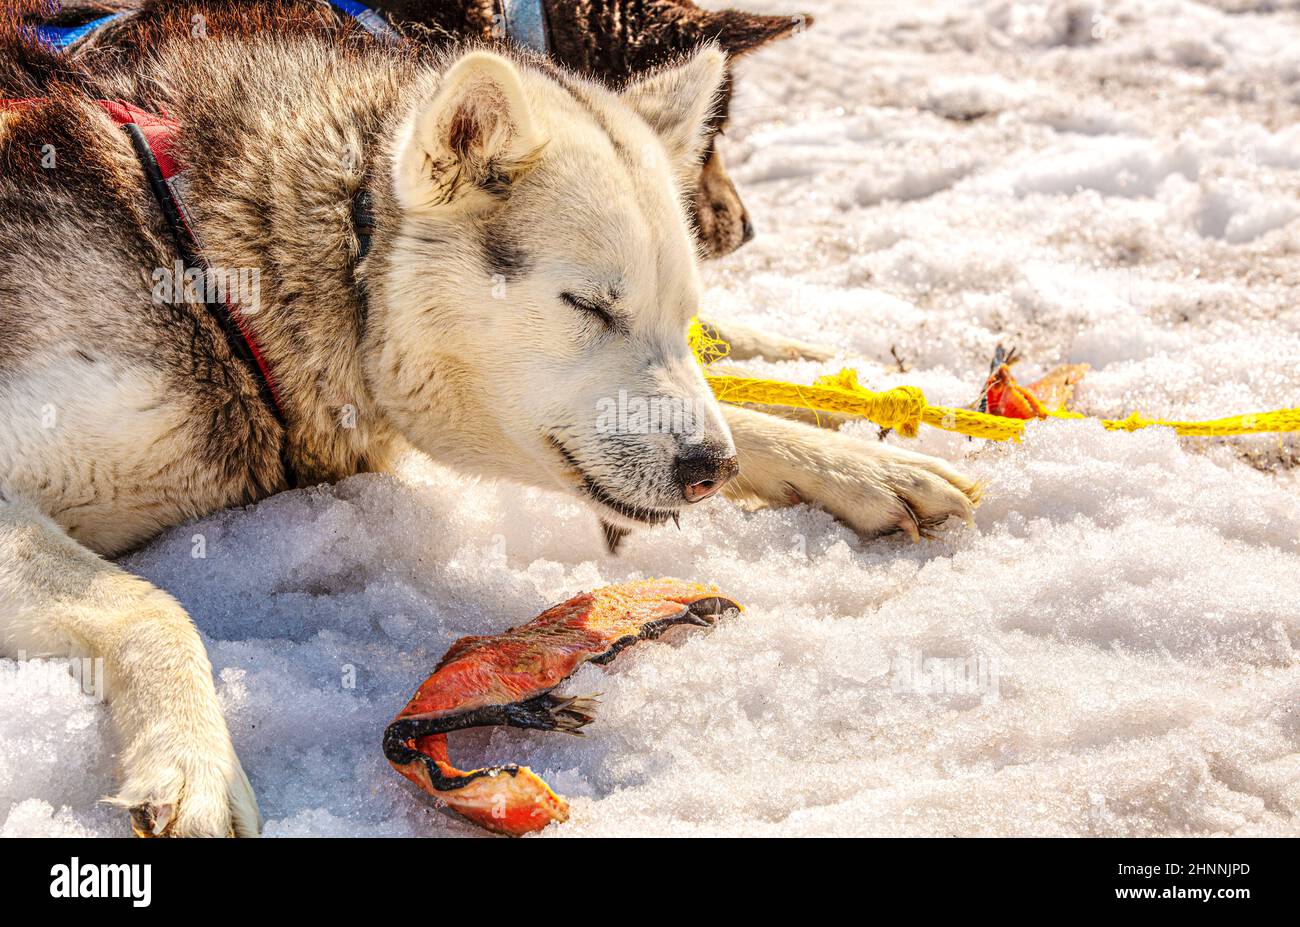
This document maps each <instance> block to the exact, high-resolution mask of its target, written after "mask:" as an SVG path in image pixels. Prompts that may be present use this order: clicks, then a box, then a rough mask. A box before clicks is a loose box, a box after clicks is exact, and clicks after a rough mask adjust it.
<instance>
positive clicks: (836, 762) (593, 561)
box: [0, 0, 1300, 837]
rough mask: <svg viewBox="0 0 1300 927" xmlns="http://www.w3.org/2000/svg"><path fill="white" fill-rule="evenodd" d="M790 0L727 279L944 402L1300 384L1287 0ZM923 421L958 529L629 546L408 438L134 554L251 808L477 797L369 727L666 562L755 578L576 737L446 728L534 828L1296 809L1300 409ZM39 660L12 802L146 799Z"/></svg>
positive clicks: (309, 821) (744, 305)
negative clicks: (1249, 421)
mask: <svg viewBox="0 0 1300 927" xmlns="http://www.w3.org/2000/svg"><path fill="white" fill-rule="evenodd" d="M715 5H721V4H715ZM745 5H746V6H748V7H750V8H755V9H763V10H766V11H769V12H783V13H784V12H791V11H792V10H791V8H790V7H789V6H787V5H786V3H785V2H783V0H770V2H769V0H746V3H745ZM797 6H798V8H799V9H803V10H806V11H807V12H811V13H813V14H814V15H815V16H816V18H817V23H816V25H815V26H814V27H813V28H812V29H811V30H809V31H808V32H806V33H805V34H802V35H799V36H797V37H796V38H794V39H792V40H790V41H788V42H786V43H785V44H783V45H781V46H779V47H773V48H771V49H769V50H766V51H764V52H762V53H759V54H756V55H754V56H753V57H752V59H750V60H747V61H746V62H744V64H743V66H742V68H741V82H740V86H739V91H738V95H737V98H736V103H735V109H734V119H733V124H732V127H731V128H730V129H729V131H728V135H727V138H726V140H725V143H724V150H725V153H726V155H727V156H728V160H729V163H730V165H731V168H732V172H733V174H734V176H735V179H736V181H737V184H738V186H739V187H740V189H741V190H742V192H743V194H744V196H745V199H746V202H747V204H748V205H749V207H750V209H751V211H752V213H753V218H754V222H755V225H756V227H757V228H758V231H759V236H758V238H757V239H756V240H755V241H754V242H753V243H752V244H751V245H749V246H748V247H746V248H745V249H743V250H742V251H740V252H739V253H737V254H735V255H733V256H731V257H730V258H728V259H726V260H724V261H722V262H719V263H716V264H712V265H709V266H708V267H706V268H705V270H704V276H705V280H706V283H707V285H708V293H707V306H708V308H709V309H710V311H711V312H712V313H714V314H716V315H719V316H727V315H731V316H733V317H736V318H740V319H743V320H745V321H747V322H749V323H751V324H754V325H763V326H767V327H770V328H776V329H781V330H784V331H786V332H788V333H790V334H792V335H795V336H798V337H801V338H803V339H805V340H815V341H820V342H823V343H826V344H830V345H833V346H835V347H837V348H839V349H840V350H842V352H843V354H844V360H845V361H846V362H851V363H853V364H855V365H857V366H858V367H859V369H860V371H861V372H862V376H863V379H864V382H867V383H870V384H873V385H875V386H878V387H883V386H889V385H894V384H899V383H912V384H916V385H918V386H920V387H922V388H923V389H924V390H925V391H926V394H927V396H929V397H930V399H931V401H933V402H936V403H955V404H965V403H966V402H969V401H970V399H971V398H972V396H973V394H974V392H975V389H976V388H977V386H978V384H979V382H980V379H981V377H982V374H983V373H984V371H985V369H986V366H987V363H988V358H989V356H990V355H991V353H992V349H993V347H994V345H995V344H997V343H998V342H999V341H1001V342H1004V343H1007V344H1015V345H1017V346H1018V347H1019V348H1020V349H1021V351H1022V352H1023V353H1024V355H1025V357H1026V358H1027V359H1026V361H1025V364H1024V369H1023V371H1022V375H1024V376H1033V375H1034V374H1035V373H1037V372H1040V371H1042V370H1045V369H1047V368H1048V367H1050V366H1052V365H1053V364H1056V363H1058V362H1063V361H1087V362H1088V363H1090V364H1092V365H1093V370H1092V371H1091V372H1090V373H1089V375H1088V377H1087V378H1086V380H1085V381H1084V383H1083V385H1082V387H1081V388H1080V391H1079V394H1078V403H1079V407H1080V408H1081V409H1082V410H1084V411H1086V412H1088V413H1090V414H1093V415H1098V416H1118V415H1123V414H1127V413H1128V412H1130V411H1134V410H1137V411H1140V412H1143V413H1144V414H1148V415H1161V416H1165V417H1182V418H1210V417H1217V416H1220V415H1225V414H1230V413H1236V412H1246V411H1258V410H1266V409H1272V408H1280V407H1287V406H1294V405H1297V400H1298V398H1300V363H1297V359H1298V358H1300V313H1298V312H1297V311H1296V310H1295V308H1294V306H1295V303H1296V301H1297V297H1298V296H1300V286H1298V285H1297V282H1296V281H1297V279H1300V278H1298V272H1300V222H1297V221H1296V219H1297V217H1298V216H1300V199H1298V197H1297V192H1298V191H1300V134H1297V133H1298V130H1297V128H1296V122H1297V118H1296V117H1297V115H1298V114H1300V12H1298V11H1297V4H1295V3H1289V2H1277V0H1269V2H1252V0H1218V2H1215V3H1213V4H1207V3H1189V2H1182V0H1150V2H1135V0H1132V2H1116V3H1107V4H1101V3H1088V2H1077V0H1076V2H1045V3H1032V2H1030V3H1006V2H990V3H983V4H980V3H966V2H957V0H952V2H944V3H930V4H919V5H909V4H888V3H864V2H861V0H823V2H812V0H799V3H798V4H797ZM891 349H893V350H895V351H896V352H897V354H898V356H899V357H901V358H902V359H903V360H904V361H906V362H907V364H909V365H910V367H911V369H909V370H908V371H907V372H906V373H902V372H899V371H898V369H897V368H896V367H895V366H894V364H895V361H894V359H893V357H892V355H891ZM750 366H751V368H752V369H753V370H756V371H759V372H762V373H765V374H773V375H778V376H782V377H786V378H792V379H807V378H810V377H812V376H814V375H816V374H818V373H823V372H826V371H827V370H832V369H837V367H835V366H834V365H817V364H812V363H796V362H791V363H784V364H774V363H755V364H752V365H750ZM852 427H857V428H859V429H860V430H861V431H862V432H863V433H870V429H869V428H867V427H866V426H852ZM890 440H892V441H900V442H901V441H902V439H898V438H897V437H891V438H890ZM909 446H914V447H917V448H918V449H920V450H924V451H928V452H931V453H935V454H939V455H942V456H945V457H947V458H950V459H953V460H957V461H960V462H961V464H962V466H964V467H965V468H966V469H967V470H968V471H970V472H971V473H974V474H976V475H979V476H981V477H985V478H987V479H988V480H989V481H990V487H989V490H988V492H987V495H986V501H985V502H984V504H983V505H982V506H981V508H980V509H979V511H978V513H977V515H976V525H975V527H973V528H971V527H967V526H964V525H952V526H950V527H949V528H948V529H947V530H946V531H945V532H944V533H943V535H942V536H941V538H940V539H939V540H936V541H932V542H927V543H923V544H921V545H911V544H908V543H906V542H904V541H900V540H896V539H894V540H883V541H875V542H870V543H862V542H860V541H859V540H858V539H857V538H856V537H854V536H853V535H852V534H851V533H850V532H849V531H848V530H847V529H846V528H844V527H843V526H841V525H839V524H837V523H836V522H835V521H834V520H833V519H831V518H829V517H828V516H826V515H825V514H824V513H821V512H818V511H814V510H810V509H808V508H806V507H801V508H796V509H788V510H781V511H773V510H768V511H759V512H743V511H740V510H738V509H736V508H733V507H730V506H727V505H723V504H717V505H709V506H706V507H703V508H702V509H700V510H692V511H691V512H690V513H688V514H689V517H687V518H685V519H684V520H683V525H682V530H681V532H680V533H679V532H677V531H675V530H673V529H671V528H669V529H661V530H656V531H651V532H644V533H640V534H636V535H634V536H633V537H632V538H631V539H630V540H629V541H628V542H627V544H626V547H625V552H624V554H623V555H622V556H620V557H617V558H613V557H610V556H608V555H606V554H605V553H604V552H603V550H602V547H601V544H600V540H599V534H598V531H597V528H596V525H595V522H594V519H593V518H592V517H591V515H590V514H589V513H587V512H586V511H584V510H582V509H581V508H580V506H579V505H578V504H577V503H575V502H572V501H569V500H568V499H566V498H562V497H559V496H557V495H554V494H551V493H546V492H540V491H532V490H521V489H519V488H518V487H515V486H511V485H490V484H478V483H473V482H467V481H466V480H465V479H464V478H463V477H461V476H457V475H454V474H451V473H449V472H447V471H445V470H442V469H440V468H438V467H436V466H434V465H432V464H430V463H428V462H427V461H424V460H422V459H418V458H411V459H410V460H408V461H407V462H406V463H405V464H404V466H403V468H402V471H401V473H400V474H398V475H397V476H362V477H357V478H354V479H350V480H346V481H344V482H343V483H341V484H339V485H337V486H334V487H328V488H317V489H312V490H306V491H301V492H295V493H291V494H286V495H283V496H280V497H277V498H273V499H270V500H268V501H266V502H264V503H262V504H261V505H258V506H255V507H252V508H250V509H247V510H243V511H231V512H225V513H222V514H219V515H216V516H213V517H211V518H208V519H205V520H203V521H201V522H199V523H197V524H194V525H187V526H183V527H181V528H178V529H175V530H173V531H171V532H168V533H167V534H165V535H164V536H162V537H161V538H159V539H158V540H157V541H156V542H155V543H153V544H152V545H150V546H149V547H148V548H146V549H145V550H143V551H141V552H139V553H138V554H136V555H134V556H132V557H131V558H129V559H128V560H127V561H126V565H127V566H128V567H130V568H131V569H134V570H136V571H138V572H140V573H141V574H143V575H144V576H146V577H148V578H149V579H151V580H153V581H155V582H157V583H158V584H160V585H162V586H164V587H165V588H167V589H168V590H170V591H171V592H173V593H174V594H175V595H176V596H177V597H178V598H179V599H180V600H181V601H182V602H183V603H184V604H185V605H186V606H187V607H188V608H189V609H190V611H191V613H192V615H193V616H194V619H195V621H196V623H197V624H198V626H199V628H200V629H201V630H202V633H203V635H204V638H205V640H206V642H207V644H208V647H209V651H210V653H211V656H212V661H213V664H214V666H215V668H216V672H217V679H218V688H219V691H220V695H221V699H222V703H223V706H224V708H225V711H226V715H227V718H228V719H229V722H230V726H231V730H232V732H233V736H234V738H235V742H236V747H237V749H238V751H239V753H240V755H241V756H242V758H243V761H244V764H245V767H246V768H247V770H248V772H249V774H250V776H251V778H252V781H253V783H254V785H255V787H256V789H257V791H258V794H259V799H260V802H261V806H262V810H263V813H264V815H265V816H266V819H267V825H266V833H267V835H268V836H298V835H318V836H323V835H340V836H341V835H363V834H364V835H384V836H388V835H393V836H413V835H435V836H442V835H470V834H475V833H477V831H476V830H475V829H474V828H473V827H472V826H470V825H468V824H466V823H464V822H463V821H461V820H460V819H458V818H456V817H454V816H452V815H450V814H447V813H445V812H441V811H438V810H436V809H434V808H433V807H432V806H431V804H430V803H429V802H428V801H427V800H425V798H424V797H422V796H421V795H420V794H418V793H417V792H415V791H414V790H413V789H412V788H411V787H410V786H409V785H408V784H407V783H406V782H405V781H404V780H402V779H400V778H399V777H398V776H396V775H395V774H394V773H393V772H392V771H391V770H390V769H389V767H388V765H387V763H386V762H385V760H384V759H383V756H382V754H381V753H380V750H379V738H380V735H381V733H382V730H383V728H384V725H385V724H386V723H387V721H388V720H389V719H390V718H391V716H392V715H393V714H394V713H395V712H396V711H397V710H398V709H399V708H400V707H401V706H402V705H403V704H404V703H405V701H406V699H407V698H408V697H409V695H410V694H411V692H412V690H413V689H414V687H415V686H416V684H418V682H419V681H420V680H421V679H423V678H424V676H425V675H426V674H427V673H428V672H429V671H430V670H431V668H432V666H433V664H434V663H435V662H436V660H437V658H438V657H439V656H440V655H441V654H442V652H443V651H444V649H445V648H446V647H447V646H448V645H449V644H450V643H451V642H452V641H453V640H454V639H456V638H457V637H459V636H462V635H464V634H483V633H491V632H493V631H497V630H501V629H504V628H506V627H508V626H510V625H512V624H515V623H518V622H520V621H522V620H525V619H527V618H530V617H532V616H533V615H534V614H536V613H537V612H538V611H540V610H541V609H542V608H543V607H545V606H546V605H548V604H551V603H553V602H556V601H559V600H562V599H564V598H567V597H568V596H570V595H572V594H573V593H575V592H577V591H580V590H582V589H587V588H590V587H593V586H596V585H599V584H602V583H607V582H617V581H620V580H623V579H627V578H631V577H635V576H645V575H677V576H681V577H683V578H689V579H698V580H705V581H710V582H715V583H717V584H719V585H720V586H721V587H722V588H723V589H724V590H725V591H728V592H730V593H732V594H733V595H735V596H736V597H737V598H739V599H741V600H742V601H743V602H744V603H745V604H746V605H747V606H748V610H747V611H746V612H745V614H744V615H743V616H741V617H740V618H737V619H735V620H731V621H728V622H726V623H725V624H724V625H723V626H720V627H718V628H716V629H715V630H713V631H712V632H707V633H692V634H688V635H686V636H685V637H683V638H678V639H675V640H673V641H671V642H668V643H662V644H647V645H644V646H641V647H638V648H635V649H633V650H631V651H628V652H627V653H626V654H624V656H623V657H621V658H620V660H619V661H618V662H617V663H616V664H614V666H613V667H611V668H609V669H599V668H596V667H586V668H584V669H583V670H581V671H580V672H579V673H578V674H577V675H576V677H575V678H574V679H573V680H572V681H571V683H570V685H569V686H568V689H569V691H573V692H600V693H601V698H602V707H601V712H600V716H599V717H598V718H597V720H596V722H595V723H594V724H593V725H592V726H591V727H589V728H588V729H587V730H588V736H587V737H586V738H584V739H578V738H568V737H563V736H560V735H542V734H532V733H522V732H515V731H502V730H495V731H473V732H466V733H463V734H460V735H457V736H456V737H454V738H453V742H452V748H453V758H454V759H456V760H458V761H459V762H460V764H461V765H462V766H466V767H468V766H472V765H477V764H482V763H486V762H494V761H519V762H525V763H528V764H530V765H531V766H532V767H533V768H534V769H535V770H537V771H538V772H539V773H540V774H541V775H542V776H543V777H544V778H546V779H547V780H548V781H549V782H550V783H551V784H552V785H553V786H554V787H555V788H556V789H557V790H558V791H559V792H561V793H562V794H564V795H566V796H567V797H568V798H569V799H570V801H571V803H572V817H571V820H570V821H569V822H568V823H567V824H565V825H562V826H556V827H552V828H549V829H548V830H547V831H546V836H548V837H551V836H554V837H563V836H579V835H596V834H602V835H604V834H608V835H614V834H618V835H627V834H647V835H666V834H679V835H681V834H687V835H691V834H759V835H775V834H807V835H813V834H887V835H953V834H957V835H993V834H1060V835H1142V834H1174V835H1184V834H1186V835H1205V834H1274V835H1292V836H1295V835H1297V834H1300V823H1298V820H1300V819H1298V817H1297V815H1298V814H1300V712H1298V711H1297V705H1300V660H1298V659H1297V656H1298V654H1297V646H1300V540H1298V539H1300V479H1298V478H1297V473H1300V441H1297V440H1296V438H1294V437H1289V438H1281V439H1280V438H1278V437H1277V436H1256V437H1251V438H1239V439H1232V440H1227V441H1213V442H1208V441H1201V440H1195V439H1188V440H1181V441H1180V440H1179V439H1177V438H1175V437H1174V436H1173V435H1172V434H1171V433H1169V432H1166V431H1159V430H1151V431H1144V432H1138V433H1134V434H1122V433H1106V432H1104V431H1103V430H1102V429H1100V427H1099V426H1097V425H1095V424H1093V423H1087V422H1081V423H1063V422H1052V423H1044V424H1033V425H1031V426H1030V428H1029V429H1028V433H1027V435H1026V439H1025V441H1024V443H1023V444H1021V445H1018V446H1017V445H987V444H984V443H983V442H978V441H967V440H965V439H963V438H960V437H957V436H953V435H948V434H944V433H939V432H934V431H926V432H924V433H923V435H922V437H921V438H920V439H918V440H917V441H915V442H911V444H910V445H909ZM200 537H201V539H202V540H201V541H200V540H199V538H200ZM196 550H201V551H202V552H203V553H205V554H206V556H204V557H195V556H194V554H195V552H196ZM50 668H51V664H42V663H39V662H29V663H22V664H17V663H13V662H10V661H0V690H3V692H4V694H5V697H4V703H5V710H4V712H3V713H0V743H3V750H0V833H4V834H8V835H17V834H67V835H82V834H100V835H121V834H124V833H126V832H127V824H126V821H125V820H124V819H123V817H122V816H121V815H120V813H118V812H117V811H116V810H114V809H111V808H108V807H106V806H104V805H99V804H96V799H97V798H99V797H101V796H104V795H107V794H110V793H111V792H112V789H113V768H112V767H113V752H114V749H115V745H114V743H113V740H112V736H111V730H110V726H109V724H108V719H107V714H106V712H105V710H104V708H103V706H102V705H100V704H99V703H98V702H97V701H96V699H95V697H94V695H93V693H92V694H86V693H83V692H82V691H81V690H80V689H79V687H78V685H77V683H76V682H75V681H74V680H73V679H71V678H70V677H68V676H67V674H66V673H64V672H63V671H62V670H60V669H58V668H57V667H55V669H56V670H58V671H56V672H53V673H51V672H49V669H50Z"/></svg>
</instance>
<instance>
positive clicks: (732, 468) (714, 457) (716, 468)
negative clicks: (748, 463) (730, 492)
mask: <svg viewBox="0 0 1300 927" xmlns="http://www.w3.org/2000/svg"><path fill="white" fill-rule="evenodd" d="M674 470H675V471H676V476H677V485H678V486H679V487H681V490H682V497H683V498H684V499H685V500H686V501H687V502H699V501H700V500H701V499H707V498H709V496H711V495H713V494H714V493H715V492H717V491H718V490H719V489H721V488H722V487H723V486H724V485H725V484H726V482H727V480H729V479H731V478H732V477H733V476H735V475H736V474H737V473H739V472H740V465H739V464H738V463H736V458H735V457H725V456H723V455H721V454H718V453H716V452H714V451H710V450H708V449H706V448H696V449H693V450H689V451H686V452H685V453H682V454H679V455H678V456H677V462H676V464H675V465H674Z"/></svg>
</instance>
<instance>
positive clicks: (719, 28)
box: [705, 10, 813, 58]
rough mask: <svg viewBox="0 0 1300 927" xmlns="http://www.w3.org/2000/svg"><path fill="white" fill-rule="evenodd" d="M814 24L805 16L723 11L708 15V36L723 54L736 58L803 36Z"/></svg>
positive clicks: (801, 14) (802, 14) (706, 32)
mask: <svg viewBox="0 0 1300 927" xmlns="http://www.w3.org/2000/svg"><path fill="white" fill-rule="evenodd" d="M812 24H813V18H812V17H811V16H808V15H806V14H804V13H797V14H795V15H793V16H761V15H759V14H758V13H747V12H745V11H744V10H719V11H718V12H716V13H710V14H708V19H707V26H706V29H705V34H706V35H708V36H710V37H713V38H716V39H717V41H718V44H719V45H721V46H722V49H723V51H725V52H726V53H727V54H728V55H730V56H731V57H733V58H735V57H737V56H739V55H743V54H745V53H746V52H751V51H753V50H754V49H756V48H762V47H763V46H764V45H766V44H767V43H768V42H775V41H776V40H777V39H783V38H785V37H786V36H788V35H793V34H795V33H797V32H802V31H803V30H805V29H807V28H808V27H809V26H811V25H812Z"/></svg>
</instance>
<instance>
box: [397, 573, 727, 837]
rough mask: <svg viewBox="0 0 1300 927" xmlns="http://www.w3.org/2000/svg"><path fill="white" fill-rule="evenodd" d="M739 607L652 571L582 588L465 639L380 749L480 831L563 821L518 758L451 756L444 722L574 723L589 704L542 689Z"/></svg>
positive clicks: (572, 728)
mask: <svg viewBox="0 0 1300 927" xmlns="http://www.w3.org/2000/svg"><path fill="white" fill-rule="evenodd" d="M740 608H741V607H740V605H738V604H737V603H736V602H735V601H733V600H731V599H729V598H726V597H724V596H722V595H720V594H718V592H717V590H716V589H715V588H713V587H709V586H702V585H699V584H698V583H686V582H682V581H681V580H676V579H651V580H642V581H640V582H632V583H623V584H621V585H616V586H605V587H603V588H601V589H597V590H595V591H593V592H584V593H582V594H581V595H577V596H574V597H573V598H572V599H569V600H568V601H567V602H561V603H560V604H559V605H554V606H552V607H551V608H548V609H547V610H546V611H544V612H542V614H540V615H538V616H537V617H536V618H534V619H533V620H532V621H530V622H528V623H527V624H525V625H522V626H520V627H518V628H512V629H510V630H509V631H506V632H505V633H503V634H496V635H490V636H480V637H463V638H461V639H460V640H458V641H456V643H454V644H452V646H451V648H450V649H449V650H448V651H447V653H446V655H445V656H444V657H443V658H442V661H441V662H440V663H439V664H438V666H437V668H436V669H435V670H434V672H433V675H432V676H430V677H429V678H428V679H426V680H425V681H424V682H423V683H422V684H421V685H420V688H419V689H418V690H417V691H416V693H415V695H414V696H412V698H411V700H410V702H408V703H407V705H406V707H405V708H404V709H402V711H401V713H400V714H398V716H397V717H396V718H395V719H393V722H392V723H391V724H390V725H389V726H388V729H387V730H386V731H385V732H384V754H385V756H387V757H388V761H389V762H390V763H392V765H393V768H394V769H396V770H397V771H398V772H399V773H401V774H402V775H403V776H405V777H406V778H407V779H409V780H411V781H412V782H414V783H415V784H416V785H418V786H420V787H421V788H422V789H424V790H425V791H426V792H428V793H429V794H431V795H434V796H435V797H437V798H438V799H440V800H442V801H444V802H446V803H447V805H449V806H450V807H452V808H454V809H455V810H456V811H458V812H460V813H461V814H462V815H464V816H465V817H467V818H469V819H470V820H471V821H473V822H475V823H476V824H479V825H481V826H483V827H486V828H487V829H489V830H494V831H497V832H499V833H503V834H511V835H521V834H526V833H531V832H532V831H536V830H541V829H542V828H543V827H545V826H546V825H547V824H549V823H551V822H552V821H564V820H566V819H567V818H568V812H569V809H568V803H567V802H565V800H564V799H563V798H562V797H560V796H559V795H556V794H555V793H554V792H553V791H551V789H550V787H549V786H548V785H547V784H546V783H545V782H544V781H542V779H541V778H539V777H538V776H537V775H536V774H535V773H533V771H532V770H530V769H529V768H528V767H526V766H515V765H507V766H497V767H490V768H486V769H477V770H472V771H469V772H464V771H461V770H459V769H457V768H456V767H454V766H452V765H451V763H450V761H449V758H448V755H447V734H448V732H450V731H455V730H462V729H465V728H470V727H481V726H485V725H497V724H504V725H508V726H511V727H522V728H534V729H536V730H543V731H563V732H565V733H572V734H578V733H581V730H580V729H581V728H582V727H584V726H585V725H587V724H590V723H591V721H592V720H594V712H595V702H594V701H593V700H592V699H590V698H581V697H566V696H561V695H557V694H555V693H554V692H553V691H552V690H553V689H554V688H555V687H556V686H558V685H559V684H560V683H561V682H563V681H564V680H565V679H567V678H568V677H569V676H571V675H573V673H574V672H575V671H576V670H577V669H578V667H580V666H581V665H582V664H584V663H588V662H591V663H608V662H609V661H610V660H612V659H614V657H615V656H617V655H618V653H619V652H620V651H622V650H623V649H624V648H626V647H628V646H630V645H632V644H634V643H636V642H637V641H640V640H652V639H654V638H656V637H659V636H660V635H661V634H663V632H664V631H666V630H668V629H669V628H670V627H673V626H675V625H699V626H702V627H709V626H711V625H712V624H713V623H714V622H715V621H717V619H718V618H719V617H720V616H722V615H724V614H728V613H730V612H738V611H740Z"/></svg>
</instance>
